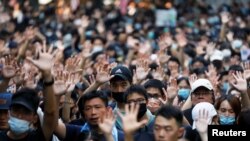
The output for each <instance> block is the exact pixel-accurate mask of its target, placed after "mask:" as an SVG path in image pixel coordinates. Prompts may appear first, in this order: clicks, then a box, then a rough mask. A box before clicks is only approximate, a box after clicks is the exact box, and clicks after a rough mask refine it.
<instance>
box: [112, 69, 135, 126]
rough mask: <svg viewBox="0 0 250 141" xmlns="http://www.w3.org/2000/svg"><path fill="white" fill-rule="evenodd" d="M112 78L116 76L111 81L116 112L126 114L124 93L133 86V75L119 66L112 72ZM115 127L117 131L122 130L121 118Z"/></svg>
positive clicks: (117, 120)
mask: <svg viewBox="0 0 250 141" xmlns="http://www.w3.org/2000/svg"><path fill="white" fill-rule="evenodd" d="M111 76H114V77H113V78H112V79H111V80H110V90H111V97H112V98H113V99H114V101H115V103H116V105H115V108H114V111H115V112H117V111H119V112H121V113H124V106H125V101H124V92H125V91H126V89H127V88H129V87H130V85H131V84H132V78H133V77H132V73H131V71H130V70H129V69H128V68H127V67H125V66H121V65H118V66H117V67H115V68H113V69H112V70H111ZM115 125H116V127H117V129H120V130H122V121H121V119H120V118H117V119H116V123H115Z"/></svg>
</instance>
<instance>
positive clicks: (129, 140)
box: [124, 133, 134, 141]
mask: <svg viewBox="0 0 250 141" xmlns="http://www.w3.org/2000/svg"><path fill="white" fill-rule="evenodd" d="M124 136H125V141H134V137H133V135H132V134H128V133H124Z"/></svg>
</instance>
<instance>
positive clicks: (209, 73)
mask: <svg viewBox="0 0 250 141" xmlns="http://www.w3.org/2000/svg"><path fill="white" fill-rule="evenodd" d="M205 74H206V76H207V78H211V77H213V78H214V77H216V76H217V71H216V68H215V67H214V65H209V66H208V71H205Z"/></svg>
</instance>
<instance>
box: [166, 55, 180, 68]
mask: <svg viewBox="0 0 250 141" xmlns="http://www.w3.org/2000/svg"><path fill="white" fill-rule="evenodd" d="M170 61H172V62H176V63H177V64H178V65H179V66H180V65H181V63H180V61H179V59H178V58H176V57H174V56H171V57H170V58H169V60H168V62H170Z"/></svg>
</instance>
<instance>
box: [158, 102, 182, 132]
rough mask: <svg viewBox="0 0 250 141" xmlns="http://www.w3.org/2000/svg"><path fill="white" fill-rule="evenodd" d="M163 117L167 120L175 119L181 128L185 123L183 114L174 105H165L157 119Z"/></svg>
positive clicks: (159, 111)
mask: <svg viewBox="0 0 250 141" xmlns="http://www.w3.org/2000/svg"><path fill="white" fill-rule="evenodd" d="M157 116H162V117H164V118H166V119H172V118H174V119H175V120H176V122H177V124H178V126H179V127H181V126H182V122H183V113H182V111H181V110H180V109H178V108H177V107H174V106H172V105H164V106H162V107H161V108H160V109H159V110H158V111H157V112H156V115H155V117H156V118H157Z"/></svg>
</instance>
